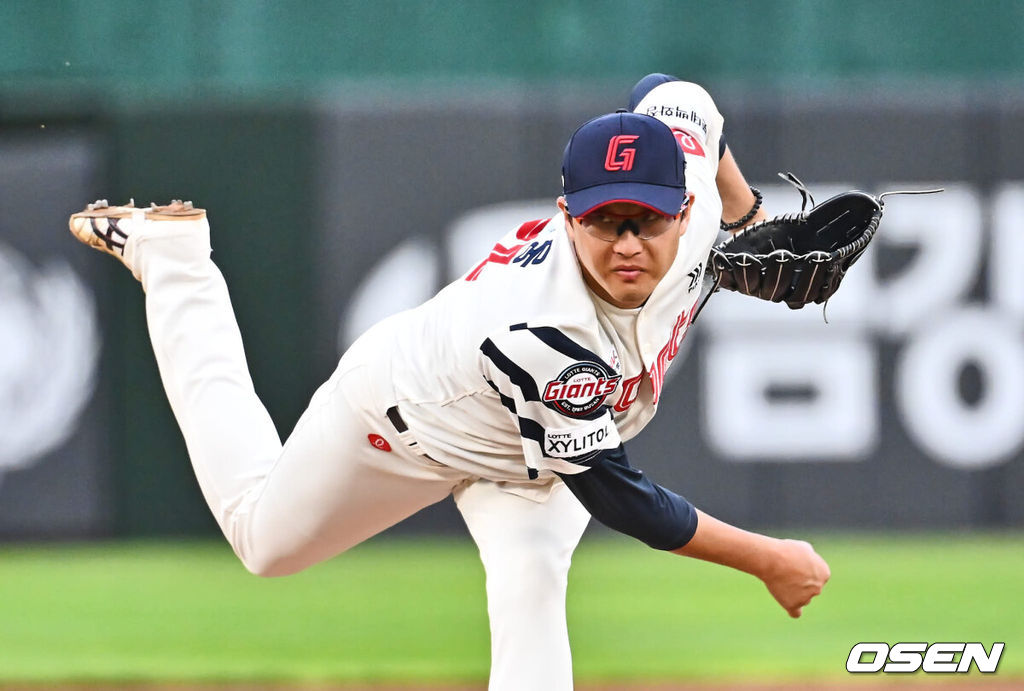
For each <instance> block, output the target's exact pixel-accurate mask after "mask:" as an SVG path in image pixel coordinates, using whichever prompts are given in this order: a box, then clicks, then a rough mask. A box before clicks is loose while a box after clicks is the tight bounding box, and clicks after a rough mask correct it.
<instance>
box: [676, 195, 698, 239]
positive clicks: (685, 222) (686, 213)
mask: <svg viewBox="0 0 1024 691" xmlns="http://www.w3.org/2000/svg"><path fill="white" fill-rule="evenodd" d="M696 198H697V197H696V196H695V195H694V194H693V192H687V193H686V208H684V209H683V218H682V221H681V222H680V224H679V237H683V234H685V233H686V228H687V226H689V225H690V210H691V209H693V200H694V199H696Z"/></svg>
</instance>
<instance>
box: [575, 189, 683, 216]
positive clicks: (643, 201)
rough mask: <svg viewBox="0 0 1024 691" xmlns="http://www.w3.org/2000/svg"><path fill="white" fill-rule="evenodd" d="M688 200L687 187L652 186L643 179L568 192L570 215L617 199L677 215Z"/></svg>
mask: <svg viewBox="0 0 1024 691" xmlns="http://www.w3.org/2000/svg"><path fill="white" fill-rule="evenodd" d="M685 199H686V190H684V189H682V188H680V187H667V186H665V185H648V184H645V183H640V182H615V183H610V184H607V185H595V186H593V187H588V188H586V189H583V190H579V191H578V192H571V193H569V194H567V195H565V203H566V206H567V207H568V208H569V214H570V215H571V216H574V217H576V218H580V217H582V216H586V215H587V214H589V213H590V212H591V211H593V210H594V209H596V208H598V207H601V206H604V205H605V204H613V203H615V202H630V203H633V204H639V205H641V206H646V207H647V208H649V209H651V210H652V211H657V212H658V213H661V214H665V215H666V216H675V215H676V214H678V213H679V211H680V209H682V208H683V201H684V200H685Z"/></svg>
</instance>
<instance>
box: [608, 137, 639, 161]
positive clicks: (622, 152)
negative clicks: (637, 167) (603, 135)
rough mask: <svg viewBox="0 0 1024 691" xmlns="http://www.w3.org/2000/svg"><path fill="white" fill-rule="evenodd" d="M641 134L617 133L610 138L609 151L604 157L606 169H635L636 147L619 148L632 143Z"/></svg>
mask: <svg viewBox="0 0 1024 691" xmlns="http://www.w3.org/2000/svg"><path fill="white" fill-rule="evenodd" d="M639 138H640V137H639V135H636V134H617V135H615V136H614V137H612V138H611V139H609V140H608V153H607V154H605V157H604V169H605V170H633V159H634V158H635V157H636V149H634V148H632V147H630V148H628V149H619V147H620V146H622V145H623V144H632V143H633V142H635V141H636V140H637V139H639Z"/></svg>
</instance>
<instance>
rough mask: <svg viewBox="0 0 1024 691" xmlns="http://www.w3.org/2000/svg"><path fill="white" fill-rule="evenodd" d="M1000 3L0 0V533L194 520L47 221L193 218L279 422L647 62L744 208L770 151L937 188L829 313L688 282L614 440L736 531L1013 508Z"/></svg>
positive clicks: (135, 376) (176, 464) (1013, 63)
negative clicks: (631, 429)
mask: <svg viewBox="0 0 1024 691" xmlns="http://www.w3.org/2000/svg"><path fill="white" fill-rule="evenodd" d="M1022 29H1024V3H1021V2H1019V1H1010V0H1005V1H993V0H986V1H982V2H972V3H963V2H959V1H957V0H946V1H935V0H905V1H904V2H899V3H892V2H886V1H878V2H858V3H847V2H842V1H841V0H834V1H832V0H818V1H810V0H773V1H771V2H765V3H757V4H752V3H749V2H743V1H740V0H736V1H717V2H704V3H679V2H669V1H667V0H666V1H664V2H657V1H651V2H625V3H624V2H612V1H603V0H594V1H591V2H576V1H572V0H565V1H562V2H557V3H555V2H548V1H545V0H523V1H522V2H519V3H516V4H515V5H514V6H513V5H511V4H504V3H450V2H429V1H423V2H412V1H381V2H372V3H371V2H357V1H345V2H341V1H338V2H328V1H319V2H299V3H282V2H270V1H259V0H250V1H247V2H242V1H240V0H238V1H231V0H220V1H216V0H206V1H199V0H167V1H165V2H161V3H159V4H158V5H156V4H150V3H136V2H132V1H130V0H93V1H86V0H80V1H77V2H76V1H70V0H67V1H56V0H44V1H40V2H27V1H21V0H12V1H9V2H5V3H3V4H2V5H0V85H2V88H0V211H2V213H0V293H2V294H0V349H2V351H3V353H4V357H3V358H2V359H0V535H2V536H4V537H7V538H24V537H48V538H49V537H78V536H81V537H93V536H103V537H109V536H150V535H207V534H213V531H214V524H213V521H212V519H210V517H209V515H208V512H207V510H206V508H205V506H204V505H203V503H202V500H201V498H200V496H199V493H198V490H197V487H196V484H195V482H194V480H193V478H192V476H191V470H190V468H189V465H188V464H187V462H186V461H185V458H186V454H185V449H184V444H183V442H182V440H181V437H180V435H179V433H178V431H177V428H176V426H175V424H174V421H173V418H172V416H171V414H170V410H169V408H168V406H167V403H166V401H165V400H164V395H163V392H162V390H161V387H160V384H159V380H158V377H157V372H156V367H155V366H154V360H153V357H152V353H151V350H150V346H149V343H148V339H147V334H146V330H145V324H144V318H143V301H142V296H141V293H140V291H139V290H138V288H137V286H136V285H135V282H134V281H133V279H131V277H130V276H129V275H128V273H127V272H126V271H124V270H123V268H122V267H120V266H118V265H117V264H116V262H112V261H108V260H105V259H104V258H102V257H100V256H98V255H96V254H95V253H92V252H87V251H85V250H84V248H83V247H80V246H78V245H77V244H76V243H74V242H73V241H72V240H71V238H70V237H68V235H67V231H66V219H67V215H68V213H69V212H72V211H75V210H78V209H79V208H81V207H82V206H83V204H84V203H85V202H86V201H89V200H92V199H95V198H99V197H103V198H109V199H110V200H111V201H112V202H115V203H120V202H123V201H125V200H127V199H128V198H129V197H134V198H135V199H136V201H137V202H139V203H143V204H144V203H148V202H149V201H158V202H165V201H166V200H168V199H169V198H171V197H184V198H187V199H192V200H194V201H195V203H196V204H197V205H201V206H203V207H206V208H207V209H209V213H210V217H211V219H212V224H213V228H214V237H213V243H214V255H215V259H216V261H217V262H218V264H219V265H220V266H221V267H222V269H223V271H224V273H225V274H226V276H227V278H228V282H229V285H230V286H231V288H232V291H233V299H234V304H235V307H236V311H237V314H238V321H239V323H240V325H241V328H242V332H243V335H244V337H245V340H246V346H247V349H248V355H249V359H250V365H251V369H252V372H253V377H254V379H255V382H256V386H257V390H258V391H259V392H260V393H261V395H262V397H263V399H264V401H265V402H266V404H267V407H268V408H269V409H270V412H271V414H272V416H273V417H274V420H275V421H276V423H277V425H278V427H279V429H280V431H281V433H282V435H286V434H287V433H288V432H289V430H290V429H291V427H292V425H293V424H294V422H295V420H296V419H297V418H298V416H299V414H300V413H301V412H302V410H303V408H304V406H305V403H306V401H307V400H308V397H309V396H310V394H311V393H312V391H313V390H314V389H315V388H316V386H317V385H318V384H319V383H320V382H321V381H323V380H324V379H325V378H326V377H327V376H328V375H329V373H330V372H331V371H332V369H333V367H334V365H335V363H336V361H337V358H338V357H339V354H340V353H341V352H343V350H344V348H345V347H346V345H347V344H348V343H350V342H351V340H352V339H353V338H354V336H355V335H357V334H358V333H359V332H360V331H362V330H363V329H364V328H365V327H366V326H368V325H369V324H371V323H373V322H374V321H376V320H377V319H379V318H381V317H383V316H385V315H387V314H389V313H391V312H394V311H396V310H398V309H401V308H404V307H406V306H410V305H413V304H417V303H418V302H420V301H422V300H424V299H426V298H427V297H429V296H430V295H432V294H433V293H434V292H435V291H436V290H437V289H438V288H439V287H441V286H442V285H443V284H444V283H446V282H447V281H449V280H452V279H453V278H455V277H457V276H458V275H460V274H461V273H463V272H464V271H466V270H467V269H468V268H469V267H470V266H472V265H473V264H475V263H476V262H477V261H478V258H479V257H481V256H484V254H485V253H486V252H487V250H488V249H489V247H490V246H491V244H492V243H493V242H494V240H495V239H496V238H497V237H499V236H500V235H502V234H503V233H505V232H506V231H507V230H508V229H510V228H512V227H514V226H516V225H518V223H519V222H521V221H523V220H528V219H530V218H539V217H544V216H547V215H549V214H550V213H552V212H553V211H554V207H553V199H554V198H555V197H556V196H557V194H558V193H559V191H560V182H559V172H560V170H559V166H560V160H561V151H562V147H563V146H564V142H565V141H566V139H567V138H568V136H569V134H571V132H572V131H573V129H574V128H575V127H576V126H577V125H578V124H579V123H580V122H582V121H583V120H585V119H587V118H589V117H592V116H595V115H597V114H601V113H604V112H609V111H611V110H614V109H615V108H618V107H622V106H624V105H625V103H626V100H627V96H628V93H629V90H630V87H631V86H632V84H633V83H634V82H635V81H636V80H638V79H639V78H640V77H642V76H643V75H644V74H646V73H648V72H653V71H661V72H668V73H672V74H675V75H677V76H679V77H682V78H685V79H689V80H692V81H696V82H699V83H701V84H702V85H704V86H705V87H706V88H708V89H709V91H710V92H711V93H712V94H713V95H714V96H715V97H716V99H717V102H718V104H719V108H720V110H721V111H722V113H723V114H724V115H725V118H726V127H725V132H726V138H727V141H728V142H729V145H730V146H731V148H732V149H733V151H734V152H735V154H736V156H737V158H738V159H739V161H740V163H741V165H742V167H743V169H744V171H745V173H746V174H747V177H748V178H749V179H750V181H751V182H752V183H753V184H755V185H757V186H760V187H761V188H762V189H763V190H764V191H765V194H766V198H767V201H766V204H767V205H768V207H769V210H770V211H771V212H774V213H781V212H789V211H794V210H797V208H798V207H799V195H798V194H797V193H796V192H795V191H794V190H792V188H789V187H788V186H787V185H785V184H782V183H780V182H779V180H778V179H777V178H776V175H775V174H776V173H777V172H778V171H793V172H795V173H796V174H797V175H799V176H800V177H801V178H802V179H803V180H804V181H805V182H806V183H807V184H808V185H809V186H810V188H811V190H812V192H814V193H815V194H816V195H817V197H818V199H819V200H821V199H823V198H825V197H827V196H828V195H829V194H831V193H832V192H834V191H836V190H838V189H840V188H845V187H857V188H861V189H865V190H868V191H871V192H874V193H878V192H882V191H886V190H891V189H905V188H908V187H909V188H922V187H928V186H935V185H941V186H944V187H945V188H946V192H945V193H944V194H941V195H935V196H926V197H894V198H890V199H889V201H888V204H887V213H886V217H885V219H884V221H883V224H882V231H881V233H880V236H879V238H878V240H877V242H875V243H874V244H873V246H872V249H871V252H870V253H869V255H868V256H867V257H866V258H865V259H863V260H862V261H861V263H860V264H859V265H858V266H857V267H856V270H854V271H853V272H852V274H851V276H850V277H849V278H848V279H847V282H846V284H845V285H844V288H843V290H842V291H841V292H840V293H839V295H838V296H837V297H836V299H834V300H833V301H832V302H831V303H830V304H829V305H828V310H827V314H824V315H823V314H822V311H821V310H819V309H814V308H808V309H806V310H804V311H803V312H800V313H794V312H790V311H789V310H788V309H786V308H785V307H783V306H778V305H763V304H754V302H753V301H749V300H748V301H743V300H737V299H734V296H731V295H717V296H715V298H714V299H713V300H712V301H711V302H710V303H709V308H708V310H707V311H706V312H705V314H704V316H703V318H702V320H701V321H702V322H703V323H701V324H700V325H699V326H698V327H697V328H696V329H694V330H693V331H692V332H691V334H690V336H689V337H688V339H687V341H686V347H685V348H684V349H683V352H682V355H681V356H680V357H679V358H678V359H677V360H676V361H675V364H674V366H673V367H672V369H671V370H670V377H671V379H672V380H673V381H672V383H671V384H670V385H669V386H668V387H667V393H666V395H665V397H664V398H663V401H664V402H663V404H662V407H661V410H660V413H659V415H658V416H657V418H656V419H655V421H654V422H653V423H652V424H651V426H650V427H649V428H648V430H647V431H646V432H645V434H644V435H642V436H641V438H640V439H638V440H637V441H635V442H633V443H632V447H633V451H632V454H631V455H633V456H634V457H635V458H637V459H642V465H643V466H644V467H645V468H647V469H648V470H649V472H650V473H652V474H653V475H654V476H655V477H657V478H658V479H659V480H660V481H662V482H663V483H665V484H667V485H669V486H672V487H676V488H680V489H682V490H683V491H684V492H686V493H687V494H688V496H690V497H691V498H692V499H693V500H694V501H696V502H697V503H699V504H700V505H701V506H703V507H705V508H707V509H708V510H710V511H712V512H714V513H716V514H719V515H721V516H723V517H725V518H727V519H731V520H733V521H737V522H739V523H742V524H743V525H748V526H752V527H764V526H766V525H783V526H807V527H842V528H861V527H867V528H882V527H884V528H892V527H941V528H959V527H968V528H974V527H984V528H992V527H1007V526H1020V525H1022V524H1024V508H1022V505H1021V502H1020V501H1019V498H1020V497H1021V495H1022V492H1024V462H1022V448H1024V332H1022V324H1024V291H1022V290H1021V288H1020V283H1019V280H1018V278H1017V272H1018V271H1019V269H1018V262H1017V261H1016V259H1017V257H1019V256H1021V254H1022V250H1024V233H1022V232H1020V231H1021V228H1020V225H1021V221H1022V219H1024V183H1022V180H1024V136H1022V132H1024V129H1022V127H1024V87H1022V84H1024V81H1022V77H1024V44H1021V42H1020V41H1019V40H1017V39H1018V37H1019V35H1020V33H1021V31H1022ZM825 317H827V318H828V323H827V324H826V323H825ZM403 530H405V531H430V532H434V531H441V532H444V531H456V532H457V531H461V530H462V527H461V523H460V521H459V519H458V517H457V514H456V513H455V512H454V510H453V508H452V507H451V506H450V505H449V504H447V503H446V504H443V505H441V506H439V507H437V508H435V509H432V510H429V511H427V512H425V513H424V514H423V515H421V516H419V517H417V518H415V519H413V520H412V521H410V522H409V523H408V524H406V525H405V526H402V527H400V528H399V532H401V531H403Z"/></svg>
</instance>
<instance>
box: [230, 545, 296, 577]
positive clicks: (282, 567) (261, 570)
mask: <svg viewBox="0 0 1024 691" xmlns="http://www.w3.org/2000/svg"><path fill="white" fill-rule="evenodd" d="M235 554H237V555H238V558H239V560H240V561H241V562H242V565H243V566H245V569H246V570H247V571H248V572H249V573H251V574H253V575H254V576H260V577H261V578H278V577H280V576H290V575H292V574H294V573H298V572H299V571H302V570H303V569H305V568H307V567H308V566H311V565H312V563H313V562H311V561H309V560H308V559H303V558H302V555H301V554H296V553H294V551H292V550H289V551H284V552H282V551H280V550H274V549H266V548H263V549H249V550H245V551H244V552H243V551H239V550H237V549H236V550H235Z"/></svg>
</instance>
